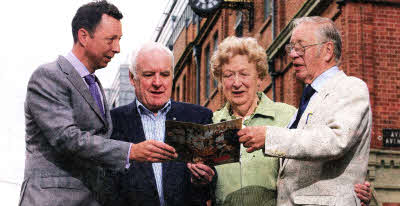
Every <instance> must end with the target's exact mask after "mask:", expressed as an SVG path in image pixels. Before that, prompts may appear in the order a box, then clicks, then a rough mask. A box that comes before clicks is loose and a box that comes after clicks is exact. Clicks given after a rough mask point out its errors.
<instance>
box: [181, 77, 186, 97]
mask: <svg viewBox="0 0 400 206" xmlns="http://www.w3.org/2000/svg"><path fill="white" fill-rule="evenodd" d="M182 81H183V83H182V90H183V92H182V98H183V101H184V102H186V86H187V84H186V75H184V76H183V80H182Z"/></svg>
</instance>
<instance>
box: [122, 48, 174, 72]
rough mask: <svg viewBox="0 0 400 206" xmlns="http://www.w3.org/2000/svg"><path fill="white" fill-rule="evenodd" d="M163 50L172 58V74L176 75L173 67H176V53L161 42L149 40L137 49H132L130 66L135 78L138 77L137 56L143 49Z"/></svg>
mask: <svg viewBox="0 0 400 206" xmlns="http://www.w3.org/2000/svg"><path fill="white" fill-rule="evenodd" d="M148 50H150V51H154V50H158V51H163V52H165V53H166V54H167V55H168V56H169V57H170V58H171V72H172V76H173V75H174V72H173V68H174V54H173V53H172V51H171V50H169V49H168V47H166V46H164V45H163V44H161V43H159V42H148V43H144V44H142V45H140V46H139V47H138V48H137V49H136V50H134V51H132V55H131V64H130V66H129V72H130V73H131V74H132V75H133V77H134V79H137V73H136V71H137V67H138V64H137V58H138V56H139V54H140V53H141V52H143V51H148Z"/></svg>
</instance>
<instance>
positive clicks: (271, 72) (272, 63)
mask: <svg viewBox="0 0 400 206" xmlns="http://www.w3.org/2000/svg"><path fill="white" fill-rule="evenodd" d="M271 33H272V41H274V40H275V0H272V2H271ZM268 69H269V71H268V72H269V75H270V76H271V83H272V101H274V102H275V101H276V94H275V88H276V86H275V81H276V80H275V78H276V77H277V76H278V73H277V72H275V59H270V60H269V61H268Z"/></svg>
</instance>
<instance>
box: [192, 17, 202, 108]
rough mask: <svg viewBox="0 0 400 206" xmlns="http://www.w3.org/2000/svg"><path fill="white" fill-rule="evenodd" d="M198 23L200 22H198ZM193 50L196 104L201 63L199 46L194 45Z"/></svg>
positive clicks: (198, 94)
mask: <svg viewBox="0 0 400 206" xmlns="http://www.w3.org/2000/svg"><path fill="white" fill-rule="evenodd" d="M198 24H200V23H198ZM193 52H194V56H195V61H196V104H199V105H200V63H201V46H199V45H194V46H193Z"/></svg>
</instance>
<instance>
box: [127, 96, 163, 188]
mask: <svg viewBox="0 0 400 206" xmlns="http://www.w3.org/2000/svg"><path fill="white" fill-rule="evenodd" d="M129 110H130V111H129V112H128V114H129V115H128V117H127V119H128V120H129V119H130V120H136V121H128V124H134V125H133V126H130V125H129V128H130V130H131V131H129V134H131V136H130V137H129V142H132V143H134V144H137V143H140V142H144V141H146V136H145V134H144V130H143V124H142V119H141V117H140V114H139V112H138V111H137V107H136V101H134V102H133V104H131V106H130V108H129ZM133 164H134V165H135V167H137V168H138V169H137V171H141V172H144V174H145V176H146V178H145V179H144V181H147V182H148V183H149V185H151V187H152V188H153V189H155V190H156V191H157V185H156V179H155V176H154V171H153V166H152V163H149V162H143V163H133Z"/></svg>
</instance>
